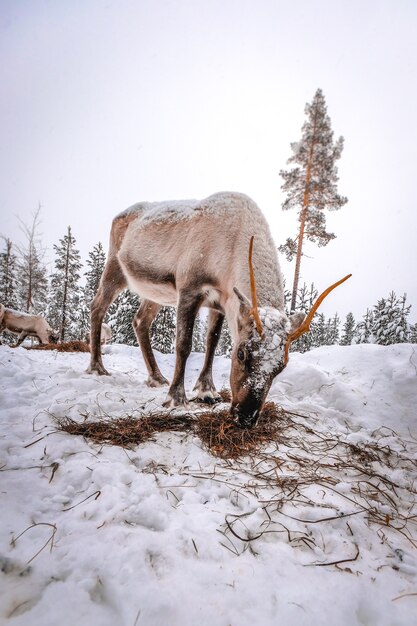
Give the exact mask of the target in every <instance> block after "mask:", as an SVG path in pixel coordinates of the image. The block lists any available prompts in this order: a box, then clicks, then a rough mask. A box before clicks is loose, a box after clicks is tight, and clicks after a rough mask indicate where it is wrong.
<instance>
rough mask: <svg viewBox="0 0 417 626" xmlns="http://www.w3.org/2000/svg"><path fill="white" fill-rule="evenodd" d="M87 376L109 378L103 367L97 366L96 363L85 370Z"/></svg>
mask: <svg viewBox="0 0 417 626" xmlns="http://www.w3.org/2000/svg"><path fill="white" fill-rule="evenodd" d="M86 373H87V374H98V375H99V376H110V374H109V373H108V371H107V370H106V369H105V367H103V365H99V364H98V363H96V364H95V365H90V366H89V367H88V368H87V370H86Z"/></svg>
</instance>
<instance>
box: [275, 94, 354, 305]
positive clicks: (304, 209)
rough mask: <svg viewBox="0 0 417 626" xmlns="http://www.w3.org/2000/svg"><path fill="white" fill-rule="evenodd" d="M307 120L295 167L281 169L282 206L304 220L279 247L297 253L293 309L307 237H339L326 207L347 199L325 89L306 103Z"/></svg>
mask: <svg viewBox="0 0 417 626" xmlns="http://www.w3.org/2000/svg"><path fill="white" fill-rule="evenodd" d="M305 113H306V115H307V121H306V122H305V123H304V125H303V128H302V137H301V141H299V142H297V143H292V144H291V149H292V151H293V155H292V157H290V158H289V159H288V163H294V164H295V167H294V168H293V169H291V170H286V171H285V170H281V172H280V176H281V177H282V178H283V179H284V184H283V185H282V187H281V188H282V189H283V191H284V192H286V194H287V198H286V200H285V202H284V203H283V205H282V208H283V210H288V209H292V208H294V207H296V208H297V209H298V212H299V213H298V220H299V222H300V226H299V230H298V236H297V237H296V238H295V239H291V238H288V239H287V241H286V243H285V244H283V245H281V246H280V247H279V249H280V251H281V252H284V253H285V255H286V256H287V259H288V260H289V261H291V260H292V259H293V258H294V256H295V258H296V261H295V271H294V282H293V290H292V300H291V307H290V308H291V311H294V310H295V306H296V300H297V292H298V282H299V278H300V265H301V257H302V255H303V244H304V239H305V238H307V239H308V240H309V241H312V242H313V243H316V244H317V245H318V246H325V245H327V244H328V243H329V241H331V240H332V239H334V238H335V236H336V235H335V234H334V233H329V232H327V231H326V218H325V215H324V211H325V210H326V209H329V210H336V209H340V208H341V207H342V206H343V205H344V204H345V203H346V202H347V198H344V197H343V196H340V195H339V194H338V193H337V185H336V184H337V181H338V179H339V178H338V172H337V168H336V166H335V162H336V161H337V160H338V159H340V157H341V154H342V151H343V137H340V138H339V139H338V140H337V141H334V140H333V131H332V129H331V124H330V117H329V116H328V115H327V107H326V103H325V99H324V96H323V92H322V91H321V89H318V90H317V91H316V94H315V96H314V98H313V101H312V103H311V104H306V107H305Z"/></svg>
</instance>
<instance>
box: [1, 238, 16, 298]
mask: <svg viewBox="0 0 417 626" xmlns="http://www.w3.org/2000/svg"><path fill="white" fill-rule="evenodd" d="M3 239H4V244H5V250H4V252H0V302H1V303H2V304H4V306H5V307H8V308H11V309H17V308H18V306H19V305H18V298H17V284H16V281H17V257H16V255H15V254H14V252H13V244H12V242H11V240H10V239H7V238H6V237H4V238H3Z"/></svg>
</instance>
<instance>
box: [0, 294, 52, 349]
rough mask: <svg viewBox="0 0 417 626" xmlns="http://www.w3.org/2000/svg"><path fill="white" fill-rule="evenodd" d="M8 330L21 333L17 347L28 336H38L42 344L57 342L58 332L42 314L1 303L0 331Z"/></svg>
mask: <svg viewBox="0 0 417 626" xmlns="http://www.w3.org/2000/svg"><path fill="white" fill-rule="evenodd" d="M3 330H8V331H9V332H11V333H14V334H17V335H19V337H18V340H17V343H16V345H15V347H17V346H20V344H21V343H22V341H23V340H24V339H26V337H36V338H37V339H38V340H39V343H41V344H47V343H56V342H57V340H58V332H57V331H55V330H53V329H52V328H51V327H50V326H49V324H48V322H47V321H46V320H45V319H44V318H43V317H42V316H41V315H31V314H29V313H24V312H22V311H15V310H14V309H7V308H6V307H5V306H4V304H0V332H2V331H3Z"/></svg>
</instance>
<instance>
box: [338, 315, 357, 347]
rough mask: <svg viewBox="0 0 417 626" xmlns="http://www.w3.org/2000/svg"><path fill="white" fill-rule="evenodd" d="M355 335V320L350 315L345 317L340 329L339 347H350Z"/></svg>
mask: <svg viewBox="0 0 417 626" xmlns="http://www.w3.org/2000/svg"><path fill="white" fill-rule="evenodd" d="M354 334H355V318H354V317H353V314H352V313H348V314H347V315H346V321H345V323H344V325H343V329H342V337H341V339H340V345H341V346H350V345H351V344H352V343H353V340H354Z"/></svg>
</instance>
